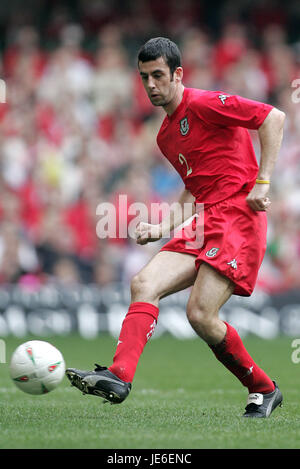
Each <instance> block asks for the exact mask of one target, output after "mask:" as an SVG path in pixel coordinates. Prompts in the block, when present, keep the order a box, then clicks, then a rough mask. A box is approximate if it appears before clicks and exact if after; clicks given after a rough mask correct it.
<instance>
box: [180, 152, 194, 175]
mask: <svg viewBox="0 0 300 469" xmlns="http://www.w3.org/2000/svg"><path fill="white" fill-rule="evenodd" d="M178 159H179V161H180V163H181V164H185V165H186V175H187V176H189V175H190V174H192V172H193V170H192V168H190V167H189V164H188V162H187V161H186V157H185V156H184V155H183V154H182V153H179V155H178Z"/></svg>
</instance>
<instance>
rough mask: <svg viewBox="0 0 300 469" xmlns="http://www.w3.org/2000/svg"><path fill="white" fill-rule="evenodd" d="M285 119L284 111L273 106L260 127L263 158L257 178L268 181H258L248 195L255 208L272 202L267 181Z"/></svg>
mask: <svg viewBox="0 0 300 469" xmlns="http://www.w3.org/2000/svg"><path fill="white" fill-rule="evenodd" d="M284 120H285V114H284V112H281V111H279V109H276V108H273V109H272V110H271V111H270V113H269V114H268V115H267V117H266V118H265V120H264V122H263V123H262V125H261V126H260V127H259V129H258V135H259V140H260V146H261V158H260V165H259V172H258V176H257V180H258V181H261V182H262V181H266V182H262V183H256V184H255V186H254V187H253V189H252V190H251V192H250V193H249V194H248V196H247V202H248V204H249V205H250V207H251V208H252V209H253V210H258V211H261V210H266V209H267V208H268V206H269V205H270V203H271V202H270V200H269V198H268V197H267V194H268V192H269V188H270V184H269V183H268V182H267V181H271V176H272V173H273V170H274V166H275V163H276V160H277V156H278V153H279V149H280V146H281V142H282V136H283V125H284Z"/></svg>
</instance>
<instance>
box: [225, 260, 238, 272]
mask: <svg viewBox="0 0 300 469" xmlns="http://www.w3.org/2000/svg"><path fill="white" fill-rule="evenodd" d="M227 265H231V267H232V268H233V269H234V270H237V261H236V259H232V261H230V262H227Z"/></svg>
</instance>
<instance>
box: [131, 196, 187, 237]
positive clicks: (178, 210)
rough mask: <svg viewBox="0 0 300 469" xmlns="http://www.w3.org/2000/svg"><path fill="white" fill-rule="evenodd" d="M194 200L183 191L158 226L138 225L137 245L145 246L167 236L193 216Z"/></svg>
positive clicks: (136, 232) (136, 233)
mask: <svg viewBox="0 0 300 469" xmlns="http://www.w3.org/2000/svg"><path fill="white" fill-rule="evenodd" d="M194 200H195V199H194V197H193V195H192V194H191V193H190V191H188V190H187V189H184V190H183V192H182V193H181V195H180V197H179V200H178V202H177V203H175V204H172V205H171V206H170V211H169V213H168V214H167V215H166V216H165V217H164V218H163V219H162V221H161V222H160V223H159V224H157V225H153V224H150V223H144V222H141V223H139V224H138V226H137V228H136V231H135V235H136V242H137V244H146V243H148V242H153V241H157V240H158V239H160V238H163V237H166V236H168V235H169V234H170V233H171V231H173V230H175V229H176V228H177V227H178V226H180V225H181V224H182V223H184V222H185V221H186V220H187V219H188V218H190V217H191V216H192V215H194V213H195V204H194Z"/></svg>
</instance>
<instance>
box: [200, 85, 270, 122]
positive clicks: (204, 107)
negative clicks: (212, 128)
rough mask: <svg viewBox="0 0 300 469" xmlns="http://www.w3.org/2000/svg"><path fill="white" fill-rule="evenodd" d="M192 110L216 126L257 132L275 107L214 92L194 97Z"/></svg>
mask: <svg viewBox="0 0 300 469" xmlns="http://www.w3.org/2000/svg"><path fill="white" fill-rule="evenodd" d="M191 109H192V110H193V112H194V113H195V114H196V115H197V116H198V117H199V118H200V119H202V120H203V121H206V122H209V123H211V124H214V125H218V126H225V127H234V126H236V127H245V128H247V129H255V130H257V129H258V128H259V127H260V126H261V125H262V123H263V122H264V120H265V118H266V117H267V115H268V114H269V112H270V111H271V110H272V109H273V106H270V105H269V104H265V103H261V102H259V101H254V100H251V99H247V98H243V97H241V96H238V95H230V94H226V93H223V92H220V91H213V92H204V93H201V94H199V95H197V97H194V99H193V101H192V102H191Z"/></svg>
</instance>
